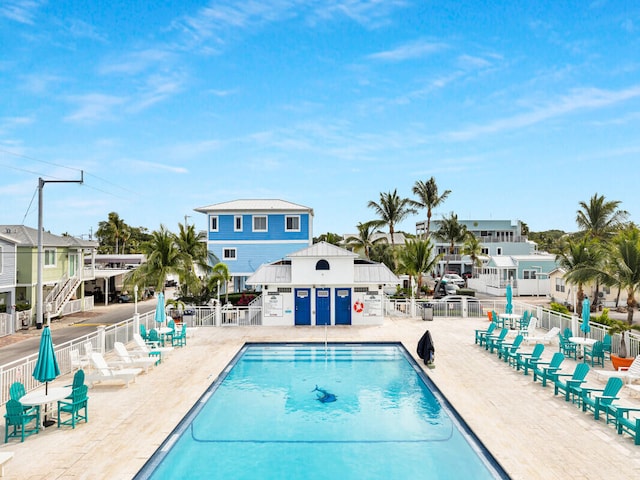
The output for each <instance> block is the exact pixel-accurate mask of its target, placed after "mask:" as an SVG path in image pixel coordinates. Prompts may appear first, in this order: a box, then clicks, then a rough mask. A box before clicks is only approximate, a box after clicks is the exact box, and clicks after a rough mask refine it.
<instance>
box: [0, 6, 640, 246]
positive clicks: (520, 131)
mask: <svg viewBox="0 0 640 480" xmlns="http://www.w3.org/2000/svg"><path fill="white" fill-rule="evenodd" d="M463 3H468V4H470V5H466V6H464V5H462V4H463ZM0 45H2V47H1V48H0V91H1V92H2V95H1V96H0V172H1V175H0V206H1V207H0V224H14V223H24V224H26V225H29V226H32V227H36V226H37V198H34V194H35V192H36V187H37V184H38V178H39V177H43V178H45V179H51V180H53V179H64V180H75V179H79V178H80V170H84V172H85V176H84V180H85V182H84V184H83V185H77V184H72V183H71V184H54V183H48V184H46V185H45V188H44V226H45V228H46V229H48V230H50V231H51V232H53V233H58V234H60V233H63V232H68V233H71V234H73V235H81V234H84V235H87V234H88V233H89V232H90V231H91V230H93V231H95V229H96V228H97V225H98V222H99V221H101V220H104V219H106V218H107V215H108V213H109V212H111V211H116V212H118V213H119V214H120V216H121V217H122V218H123V219H124V220H125V221H126V222H127V223H128V224H130V225H133V226H144V227H147V228H148V229H149V230H155V229H157V228H158V227H159V226H160V224H161V223H162V224H165V225H166V226H167V227H168V228H169V229H170V230H173V231H177V225H178V222H184V221H185V215H188V216H190V217H191V218H188V219H187V221H188V222H189V223H193V222H195V223H196V225H198V227H199V228H205V226H206V222H205V218H204V215H203V214H199V213H196V212H194V211H193V209H194V208H197V207H201V206H205V205H210V204H213V203H218V202H225V201H229V200H235V199H240V198H280V199H283V200H287V201H291V202H294V203H299V204H302V205H306V206H309V207H312V208H313V209H314V211H315V220H314V230H315V234H316V235H318V234H320V233H324V232H327V231H331V232H336V233H347V232H354V231H355V225H356V224H357V223H358V222H361V221H362V222H364V221H367V220H371V219H373V218H374V217H375V215H374V212H373V211H372V210H371V209H369V208H367V203H368V201H369V200H376V201H377V200H379V196H380V192H387V191H392V190H394V189H397V190H398V193H399V194H400V195H402V196H406V197H412V193H411V188H412V186H413V185H414V183H415V182H416V181H417V180H423V181H426V180H427V179H428V178H429V177H431V176H434V177H435V178H436V181H437V183H438V185H439V187H440V189H441V190H444V189H449V190H451V191H452V193H451V195H450V196H449V199H448V200H447V201H446V202H445V203H444V205H443V206H442V207H441V208H439V209H438V210H437V211H436V212H435V214H434V218H441V217H442V215H443V214H448V213H449V212H455V213H457V214H458V217H459V218H461V219H471V218H474V219H511V220H515V219H519V220H522V221H524V222H526V223H527V224H528V225H529V227H530V229H531V230H533V231H540V230H547V229H552V228H558V229H562V230H566V231H572V230H575V216H576V211H577V209H578V203H579V202H580V201H588V199H589V198H590V197H591V196H592V195H593V194H594V193H596V192H597V193H599V194H602V195H605V197H606V198H607V199H609V200H619V201H621V202H622V204H621V207H622V208H624V209H626V210H628V211H629V212H630V218H631V219H632V220H634V221H636V222H638V223H640V201H639V200H640V188H638V184H639V182H640V174H639V169H638V165H640V162H639V160H640V135H639V134H640V55H639V54H638V52H640V3H639V2H635V1H631V0H627V1H606V0H602V1H593V2H589V1H583V0H568V1H563V2H557V1H543V0H537V1H535V2H532V1H529V0H512V1H510V2H498V1H486V2H459V1H429V0H415V1H410V0H406V1H405V0H328V1H317V0H273V1H266V0H265V1H257V0H256V1H246V2H238V1H226V0H225V1H205V0H201V1H196V0H180V1H178V0H175V1H174V0H165V1H162V2H148V1H142V0H126V1H123V0H112V1H110V2H75V1H65V0H56V1H53V0H50V1H44V0H3V1H2V2H1V3H0ZM422 218H424V213H420V214H419V215H417V216H412V217H410V218H409V219H408V220H407V221H405V222H404V223H403V224H402V225H401V226H400V228H402V229H404V230H407V231H410V232H414V231H415V222H416V221H417V220H420V219H422Z"/></svg>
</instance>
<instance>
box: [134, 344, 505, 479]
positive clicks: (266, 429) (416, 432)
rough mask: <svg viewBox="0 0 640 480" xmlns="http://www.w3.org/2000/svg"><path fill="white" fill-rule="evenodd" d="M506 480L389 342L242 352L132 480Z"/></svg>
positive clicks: (409, 359) (255, 347)
mask: <svg viewBox="0 0 640 480" xmlns="http://www.w3.org/2000/svg"><path fill="white" fill-rule="evenodd" d="M183 477H188V478H203V479H204V478H207V479H212V478H224V479H234V480H236V479H249V478H251V479H290V478H291V479H293V478H304V479H323V480H326V479H341V480H343V479H363V478H366V479H377V478H380V479H385V480H386V479H405V478H406V479H408V478H414V477H420V478H429V479H455V478H464V479H474V480H477V479H491V478H509V477H508V476H507V474H506V473H505V472H504V471H503V470H502V468H501V467H500V465H499V464H498V463H497V462H496V461H495V459H494V458H493V457H492V456H491V454H490V453H489V452H488V451H487V450H486V449H485V448H484V447H483V446H482V445H481V444H480V442H479V441H478V440H477V439H476V438H475V436H474V435H473V433H472V432H471V431H470V430H469V429H468V427H467V426H466V424H465V423H464V421H462V419H460V418H459V416H458V415H457V413H456V412H455V410H453V408H452V407H451V406H450V405H449V404H448V402H447V401H446V399H445V398H444V397H443V396H442V395H441V393H440V392H439V391H438V389H437V388H436V387H435V386H434V385H433V384H432V382H431V381H430V380H429V378H428V377H427V376H426V375H424V373H423V372H422V370H421V369H420V367H419V366H418V365H417V364H416V363H415V361H414V360H413V358H412V357H411V356H410V355H409V354H408V352H407V351H406V350H405V349H404V347H403V346H402V345H401V344H395V343H393V344H346V345H345V344H329V345H327V346H326V348H325V345H324V344H322V345H319V344H295V345H294V344H247V345H245V346H244V347H243V348H242V349H241V351H240V352H239V353H238V355H236V357H235V358H234V359H233V361H232V362H231V363H230V364H229V366H228V367H227V368H226V369H225V370H224V371H223V372H222V374H221V375H220V376H219V378H218V379H217V380H216V381H215V382H214V383H213V384H212V385H211V387H210V388H209V389H208V390H207V392H206V393H205V394H204V395H203V396H202V398H201V399H200V400H199V401H198V402H197V403H196V405H194V407H193V408H192V409H191V410H190V412H189V413H188V414H187V415H186V416H185V418H184V419H183V421H182V422H181V423H180V424H179V425H178V427H176V429H175V430H174V431H173V432H172V434H171V435H170V436H169V437H168V438H167V439H166V440H165V441H164V442H163V444H162V445H161V446H160V448H159V449H158V450H157V451H156V453H155V454H154V455H153V456H152V457H151V458H150V459H149V461H148V462H147V463H146V464H145V466H144V467H143V468H142V469H141V470H140V472H139V473H138V474H137V475H136V477H135V478H137V479H174V478H183Z"/></svg>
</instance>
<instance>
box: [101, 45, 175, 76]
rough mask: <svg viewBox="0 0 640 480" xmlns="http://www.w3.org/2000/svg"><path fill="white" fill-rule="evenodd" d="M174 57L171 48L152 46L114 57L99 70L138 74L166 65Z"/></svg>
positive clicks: (106, 72)
mask: <svg viewBox="0 0 640 480" xmlns="http://www.w3.org/2000/svg"><path fill="white" fill-rule="evenodd" d="M172 58H173V53H172V52H170V51H169V50H164V49H157V48H150V49H146V50H140V51H137V52H132V53H129V54H126V55H124V56H123V57H122V58H118V59H112V60H109V61H106V62H105V63H103V64H102V65H101V66H100V67H99V69H98V72H99V73H101V74H103V75H107V74H114V73H115V74H122V73H126V74H136V73H140V72H143V71H145V70H148V69H149V68H151V67H156V66H166V65H167V63H168V62H169V61H170V60H171V59H172Z"/></svg>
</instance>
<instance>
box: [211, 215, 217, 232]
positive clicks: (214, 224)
mask: <svg viewBox="0 0 640 480" xmlns="http://www.w3.org/2000/svg"><path fill="white" fill-rule="evenodd" d="M209 230H210V231H211V232H217V231H218V217H216V216H211V217H209Z"/></svg>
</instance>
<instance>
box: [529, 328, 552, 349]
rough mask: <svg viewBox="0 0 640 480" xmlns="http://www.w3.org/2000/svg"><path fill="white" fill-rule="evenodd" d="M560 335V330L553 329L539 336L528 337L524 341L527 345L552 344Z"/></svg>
mask: <svg viewBox="0 0 640 480" xmlns="http://www.w3.org/2000/svg"><path fill="white" fill-rule="evenodd" d="M559 333H560V329H559V328H558V327H553V328H552V329H551V330H549V331H548V332H547V333H545V334H544V335H541V336H536V335H534V336H530V337H527V338H525V339H524V341H525V342H526V343H527V345H531V344H532V343H544V344H545V345H546V344H548V343H551V342H553V341H554V340H555V339H556V338H557V337H558V334H559Z"/></svg>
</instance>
